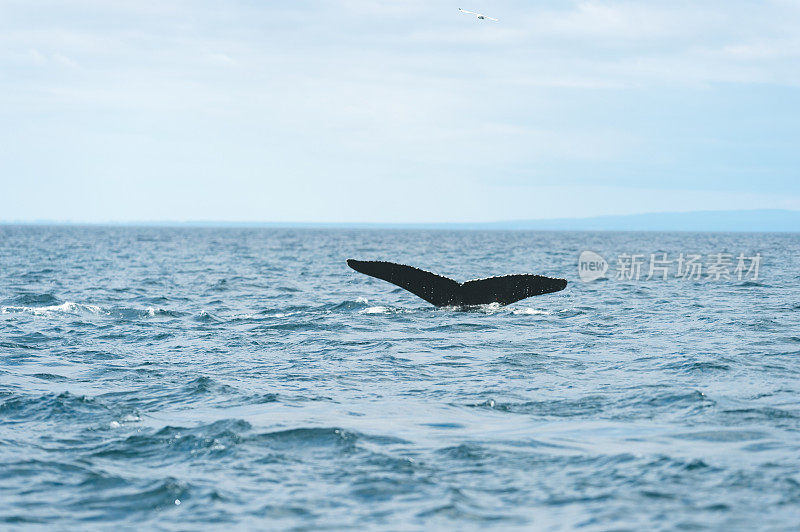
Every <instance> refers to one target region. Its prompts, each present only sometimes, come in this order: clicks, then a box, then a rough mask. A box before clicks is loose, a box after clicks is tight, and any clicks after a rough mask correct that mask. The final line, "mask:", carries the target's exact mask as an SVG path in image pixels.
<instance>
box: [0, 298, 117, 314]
mask: <svg viewBox="0 0 800 532" xmlns="http://www.w3.org/2000/svg"><path fill="white" fill-rule="evenodd" d="M12 312H27V313H30V314H33V315H34V316H49V315H51V314H84V313H90V314H98V313H100V312H103V309H102V308H101V307H99V306H97V305H85V304H81V303H73V302H72V301H65V302H64V303H61V304H60V305H50V306H47V307H14V306H9V307H0V314H9V313H12Z"/></svg>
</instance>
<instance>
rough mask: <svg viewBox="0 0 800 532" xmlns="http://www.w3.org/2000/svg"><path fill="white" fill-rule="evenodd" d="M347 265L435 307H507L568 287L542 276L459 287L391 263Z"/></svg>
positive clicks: (489, 280) (503, 278) (562, 281)
mask: <svg viewBox="0 0 800 532" xmlns="http://www.w3.org/2000/svg"><path fill="white" fill-rule="evenodd" d="M347 265H348V266H350V267H351V268H352V269H354V270H355V271H357V272H359V273H363V274H365V275H369V276H371V277H375V278H377V279H382V280H384V281H388V282H390V283H392V284H394V285H397V286H399V287H400V288H403V289H404V290H408V291H409V292H411V293H412V294H414V295H416V296H418V297H421V298H422V299H424V300H425V301H427V302H428V303H431V304H433V305H436V306H437V307H450V306H475V305H488V304H491V303H499V304H500V305H508V304H511V303H514V302H516V301H520V300H522V299H526V298H528V297H531V296H538V295H542V294H549V293H552V292H558V291H560V290H563V289H564V288H566V286H567V281H566V280H565V279H554V278H551V277H543V276H541V275H529V274H516V275H504V276H501V277H489V278H487V279H476V280H474V281H467V282H465V283H459V282H458V281H454V280H453V279H448V278H447V277H443V276H441V275H436V274H435V273H431V272H426V271H425V270H420V269H419V268H414V267H413V266H406V265H403V264H395V263H394V262H384V261H363V260H355V259H348V260H347Z"/></svg>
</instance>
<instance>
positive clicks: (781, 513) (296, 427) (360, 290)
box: [0, 226, 800, 530]
mask: <svg viewBox="0 0 800 532" xmlns="http://www.w3.org/2000/svg"><path fill="white" fill-rule="evenodd" d="M587 249H589V250H593V251H596V252H598V253H600V254H601V255H603V256H604V257H606V258H607V259H609V262H611V267H612V271H610V272H609V274H610V275H611V278H608V279H604V280H597V281H594V282H589V283H583V282H581V281H580V280H579V279H578V269H577V258H578V255H579V253H580V252H581V251H583V250H587ZM623 253H629V254H633V253H641V254H645V255H649V254H650V253H668V255H669V257H677V256H678V255H679V254H680V253H686V254H689V253H698V254H702V255H703V256H708V255H711V254H716V253H729V254H732V255H738V254H739V253H743V254H745V255H748V256H750V255H754V254H755V253H760V255H761V257H762V259H763V260H762V263H761V265H760V267H761V269H760V276H759V278H758V279H748V278H745V279H743V280H739V279H737V278H736V275H733V278H732V279H724V278H722V279H719V280H717V279H714V278H709V277H706V276H702V277H701V278H699V279H684V278H677V277H675V276H673V275H669V276H668V278H667V279H662V278H653V279H650V280H646V279H644V275H643V276H642V278H641V279H639V280H635V279H631V280H625V279H619V280H618V279H615V278H613V277H614V275H613V273H614V272H613V268H614V260H613V258H614V257H618V256H619V255H620V254H623ZM350 257H353V258H359V259H383V260H392V261H396V262H402V263H406V264H412V265H416V266H419V267H422V268H425V269H428V270H432V271H435V272H437V273H441V274H444V275H448V276H451V277H454V278H456V279H459V280H466V279H470V278H476V277H486V276H490V275H498V274H505V273H522V272H529V273H538V274H543V275H550V276H556V277H565V278H567V279H568V280H569V282H570V283H569V285H568V287H567V289H566V290H565V291H563V292H560V293H557V294H550V295H546V296H540V297H536V298H531V299H527V300H524V301H521V302H519V303H516V304H514V305H510V306H508V307H503V308H499V307H492V306H489V307H483V308H478V309H471V310H468V311H460V310H456V309H436V308H434V307H431V306H430V305H428V304H427V303H425V302H424V301H422V300H421V299H418V298H416V297H414V296H413V295H411V294H409V293H407V292H404V291H402V290H400V289H399V288H396V287H394V286H392V285H390V284H387V283H384V282H381V281H378V280H376V279H372V278H369V277H366V276H363V275H360V274H357V273H356V272H353V271H352V270H350V269H349V268H347V266H346V265H345V259H347V258H350ZM798 258H800V235H797V234H691V233H588V232H587V233H547V232H477V231H476V232H471V231H463V232H457V231H454V232H450V231H389V230H386V231H367V230H363V231H357V230H333V229H331V230H299V229H298V230H292V229H236V228H224V229H214V228H130V227H115V228H102V227H23V226H6V227H0V479H2V481H0V528H4V529H14V528H16V527H20V528H25V527H26V526H31V525H33V526H34V527H36V526H42V525H49V526H52V527H54V528H58V529H76V530H78V529H79V530H85V529H92V528H100V529H108V528H111V527H122V528H123V529H134V528H142V527H147V528H158V529H163V530H186V529H197V528H201V527H202V528H228V527H237V528H242V529H248V528H249V529H307V530H318V529H322V528H329V529H348V528H352V527H358V528H368V529H369V528H374V529H392V530H397V529H403V530H416V529H419V530H431V529H442V530H456V529H457V530H477V529H486V528H493V529H502V530H515V529H519V530H531V529H535V530H569V529H576V528H581V529H586V530H609V529H613V530H641V529H650V530H659V529H660V530H673V529H715V530H731V529H739V530H752V529H763V530H796V529H797V526H798V523H800V317H799V316H800V312H798V311H800V264H799V263H798Z"/></svg>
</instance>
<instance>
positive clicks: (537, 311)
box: [511, 307, 551, 316]
mask: <svg viewBox="0 0 800 532" xmlns="http://www.w3.org/2000/svg"><path fill="white" fill-rule="evenodd" d="M511 314H528V315H536V316H549V315H550V314H551V312H548V311H546V310H540V309H538V308H530V307H525V308H515V309H514V310H512V311H511Z"/></svg>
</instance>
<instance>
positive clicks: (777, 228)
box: [0, 209, 800, 233]
mask: <svg viewBox="0 0 800 532" xmlns="http://www.w3.org/2000/svg"><path fill="white" fill-rule="evenodd" d="M0 225H39V226H42V225H59V226H62V225H63V226H71V225H74V226H119V227H137V226H138V227H243V228H244V227H272V228H308V229H326V228H329V229H433V230H435V229H439V230H478V231H481V230H482V231H487V230H528V231H689V232H735V233H738V232H747V233H762V232H764V233H769V232H788V233H796V232H800V211H793V210H784V209H755V210H729V211H692V212H662V213H643V214H629V215H609V216H592V217H587V218H551V219H541V220H509V221H499V222H463V223H448V222H434V223H367V222H364V223H359V222H330V223H326V222H302V221H299V222H237V221H167V220H165V221H106V222H85V221H59V220H31V221H26V220H13V221H3V222H0Z"/></svg>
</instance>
